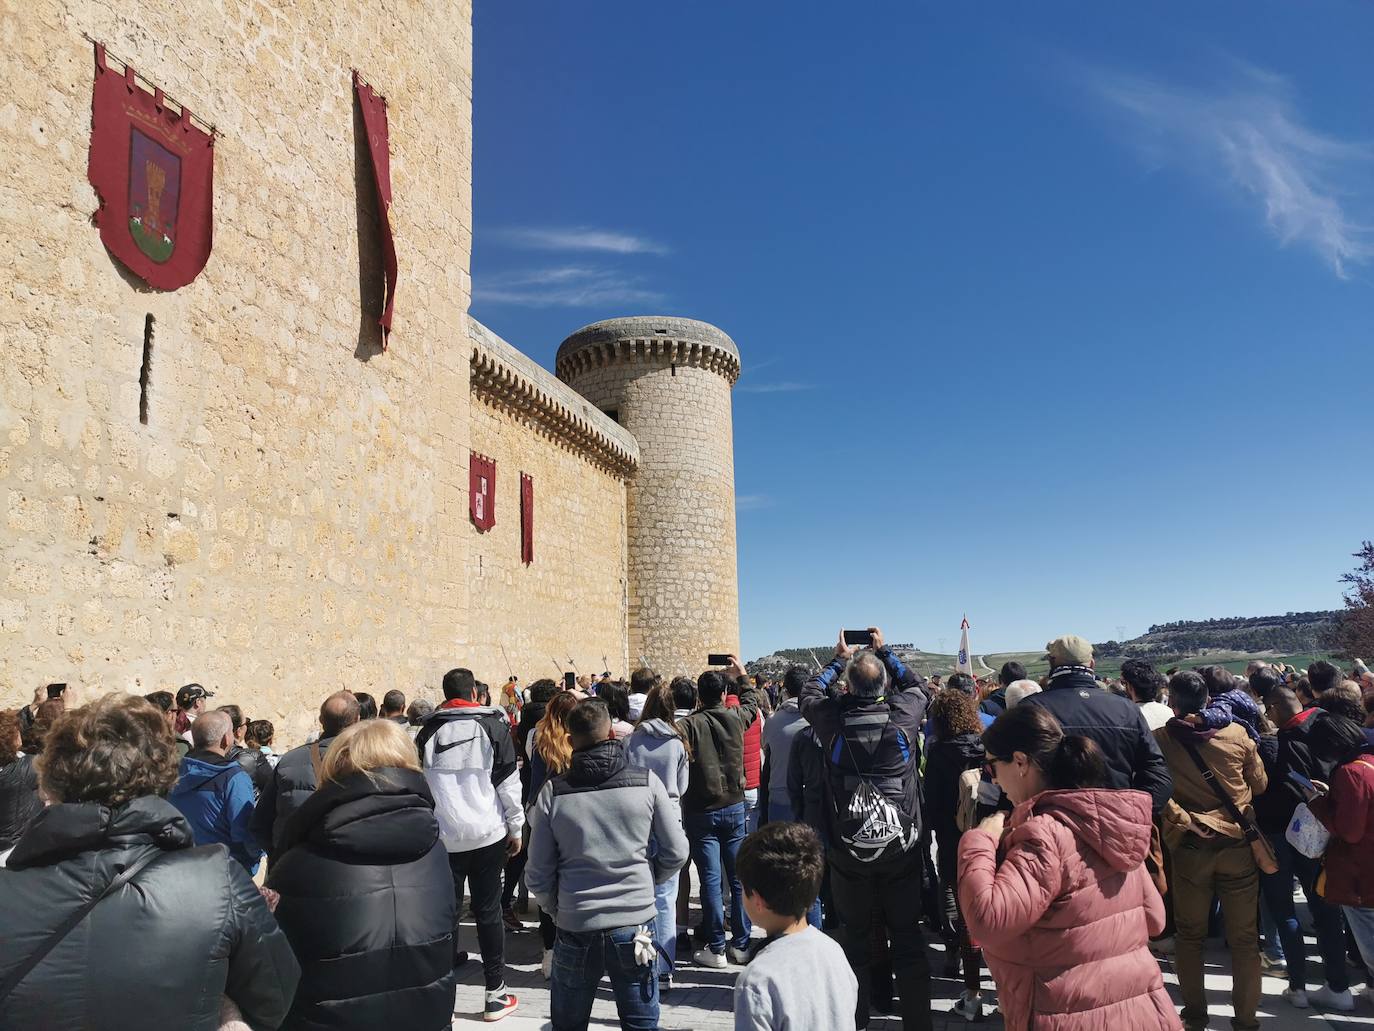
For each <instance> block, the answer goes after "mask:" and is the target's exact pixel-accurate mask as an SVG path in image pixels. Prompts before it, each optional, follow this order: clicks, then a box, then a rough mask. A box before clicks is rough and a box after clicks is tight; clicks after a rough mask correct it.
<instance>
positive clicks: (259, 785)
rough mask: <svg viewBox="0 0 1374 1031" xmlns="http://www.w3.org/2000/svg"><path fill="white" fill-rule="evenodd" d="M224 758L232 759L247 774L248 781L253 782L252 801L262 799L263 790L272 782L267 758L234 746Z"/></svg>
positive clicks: (251, 750) (247, 749) (257, 752)
mask: <svg viewBox="0 0 1374 1031" xmlns="http://www.w3.org/2000/svg"><path fill="white" fill-rule="evenodd" d="M225 758H226V759H233V760H234V761H235V762H236V763H238V764H239V765H240V766H242V767H243V772H244V773H246V774H248V779H249V780H251V781H252V782H253V801H254V802H257V800H258V799H260V798H262V793H263V790H264V789H265V788H266V787H267V785H268V784H270V783H271V782H272V772H273V771H272V764H271V763H270V762H268V761H267V756H265V755H263V754H262V753H261V752H259V751H257V750H256V749H254V748H244V747H243V746H242V745H235V746H234V747H233V748H231V749H229V751H228V753H227V754H226V755H225Z"/></svg>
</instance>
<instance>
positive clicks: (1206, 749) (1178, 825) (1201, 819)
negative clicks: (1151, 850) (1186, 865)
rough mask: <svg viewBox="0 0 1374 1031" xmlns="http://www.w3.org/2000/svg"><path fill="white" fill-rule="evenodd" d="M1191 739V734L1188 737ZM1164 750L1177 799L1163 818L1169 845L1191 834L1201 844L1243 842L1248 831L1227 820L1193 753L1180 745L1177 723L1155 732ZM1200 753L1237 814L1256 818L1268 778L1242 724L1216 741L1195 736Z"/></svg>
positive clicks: (1220, 732) (1214, 737) (1221, 732)
mask: <svg viewBox="0 0 1374 1031" xmlns="http://www.w3.org/2000/svg"><path fill="white" fill-rule="evenodd" d="M1185 733H1186V731H1185ZM1154 734H1155V740H1156V741H1157V742H1159V750H1160V751H1161V752H1163V753H1164V760H1165V762H1167V763H1168V764H1169V775H1170V776H1171V777H1173V780H1174V794H1173V797H1172V798H1171V799H1169V801H1168V802H1166V803H1165V805H1164V809H1163V811H1162V812H1161V814H1160V815H1161V817H1162V819H1163V834H1164V840H1165V841H1166V842H1167V843H1168V844H1170V845H1177V844H1178V843H1179V842H1180V841H1182V840H1183V838H1184V836H1185V835H1186V834H1187V833H1188V832H1191V833H1193V834H1195V835H1197V836H1198V837H1200V838H1204V839H1206V838H1217V837H1226V838H1234V839H1237V840H1239V839H1241V838H1243V837H1245V833H1244V831H1242V830H1241V828H1240V827H1238V826H1236V822H1235V821H1234V820H1232V819H1231V817H1230V816H1229V815H1228V814H1227V812H1226V809H1225V808H1224V807H1223V806H1222V804H1221V802H1220V800H1219V799H1218V798H1217V796H1216V792H1214V791H1213V790H1212V789H1211V787H1209V786H1208V784H1207V782H1206V781H1205V780H1203V778H1202V774H1201V772H1199V770H1198V768H1197V764H1196V763H1194V762H1193V760H1192V758H1191V757H1190V756H1189V755H1188V750H1187V749H1186V748H1184V747H1183V745H1182V744H1180V743H1179V740H1178V737H1177V734H1178V731H1177V730H1176V729H1175V725H1174V723H1173V722H1172V721H1171V722H1169V723H1166V724H1165V725H1164V726H1162V727H1160V728H1159V729H1158V730H1156V731H1155V732H1154ZM1193 741H1194V742H1195V743H1196V745H1197V752H1198V755H1200V756H1201V757H1202V759H1203V761H1204V762H1206V763H1207V765H1208V767H1210V768H1211V770H1212V773H1213V775H1214V776H1215V778H1216V783H1217V784H1218V785H1219V786H1220V787H1221V788H1222V790H1224V791H1225V792H1226V793H1227V794H1228V795H1230V797H1231V801H1232V802H1234V803H1235V804H1236V808H1237V809H1239V810H1240V811H1241V812H1243V813H1246V814H1248V815H1253V810H1252V805H1251V803H1252V802H1253V800H1254V798H1255V796H1257V795H1261V794H1263V793H1264V789H1265V787H1266V786H1267V785H1268V783H1269V782H1268V778H1267V777H1266V776H1265V773H1264V764H1263V763H1262V762H1260V757H1259V751H1258V749H1256V748H1255V743H1254V742H1253V741H1251V740H1250V735H1249V734H1247V733H1246V731H1245V728H1244V727H1242V726H1241V725H1240V724H1238V723H1231V724H1228V725H1227V726H1225V727H1222V728H1221V729H1220V730H1218V731H1217V732H1216V733H1215V734H1213V735H1211V737H1204V736H1203V735H1202V734H1195V735H1194V737H1193Z"/></svg>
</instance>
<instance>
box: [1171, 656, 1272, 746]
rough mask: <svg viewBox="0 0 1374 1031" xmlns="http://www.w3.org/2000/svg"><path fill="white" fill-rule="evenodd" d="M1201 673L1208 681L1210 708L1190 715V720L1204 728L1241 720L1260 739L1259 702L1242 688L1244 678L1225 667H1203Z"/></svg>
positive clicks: (1209, 728)
mask: <svg viewBox="0 0 1374 1031" xmlns="http://www.w3.org/2000/svg"><path fill="white" fill-rule="evenodd" d="M1198 675H1199V676H1201V677H1202V679H1203V681H1204V682H1205V683H1206V684H1207V707H1206V708H1205V709H1203V710H1202V711H1201V712H1198V713H1195V714H1194V715H1192V716H1190V717H1188V722H1189V723H1192V724H1193V725H1194V726H1198V727H1202V728H1203V729H1204V730H1220V729H1221V728H1222V727H1224V726H1226V725H1227V724H1229V723H1239V724H1240V725H1241V726H1242V727H1244V728H1245V733H1246V734H1248V735H1249V736H1250V740H1251V741H1255V742H1258V741H1259V739H1260V732H1259V724H1260V710H1259V703H1258V702H1256V701H1255V699H1254V698H1252V697H1251V696H1250V692H1249V691H1247V690H1245V689H1244V688H1243V687H1241V684H1243V683H1245V681H1243V680H1240V679H1238V678H1237V677H1236V676H1234V675H1233V674H1232V673H1231V671H1230V670H1228V669H1227V668H1226V667H1225V666H1203V667H1202V668H1201V669H1199V670H1198Z"/></svg>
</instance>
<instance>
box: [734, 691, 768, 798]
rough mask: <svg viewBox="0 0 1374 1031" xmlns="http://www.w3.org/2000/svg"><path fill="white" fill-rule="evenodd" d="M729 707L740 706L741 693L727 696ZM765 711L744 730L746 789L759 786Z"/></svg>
mask: <svg viewBox="0 0 1374 1031" xmlns="http://www.w3.org/2000/svg"><path fill="white" fill-rule="evenodd" d="M725 707H726V708H727V709H738V708H739V695H736V694H732V695H726V696H725ZM762 756H763V713H759V714H758V715H757V716H755V717H754V722H753V723H751V724H749V729H748V730H746V731H745V732H744V790H745V791H757V790H758V787H759V768H760V766H761V765H762V762H763V758H762Z"/></svg>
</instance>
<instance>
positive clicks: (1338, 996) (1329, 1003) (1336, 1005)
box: [1308, 985, 1355, 1013]
mask: <svg viewBox="0 0 1374 1031" xmlns="http://www.w3.org/2000/svg"><path fill="white" fill-rule="evenodd" d="M1308 998H1309V999H1310V1000H1311V1002H1312V1005H1313V1006H1320V1007H1321V1008H1322V1009H1324V1010H1335V1011H1336V1012H1337V1013H1349V1012H1350V1011H1351V1010H1353V1009H1354V1008H1355V997H1354V996H1353V995H1351V994H1350V989H1349V988H1347V989H1346V990H1345V991H1343V992H1333V991H1332V990H1331V988H1330V987H1329V986H1327V985H1322V986H1321V987H1320V988H1318V989H1317V990H1316V991H1315V992H1312V993H1310V994H1309V995H1308Z"/></svg>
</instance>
